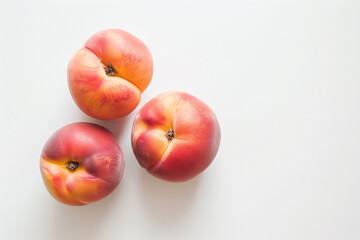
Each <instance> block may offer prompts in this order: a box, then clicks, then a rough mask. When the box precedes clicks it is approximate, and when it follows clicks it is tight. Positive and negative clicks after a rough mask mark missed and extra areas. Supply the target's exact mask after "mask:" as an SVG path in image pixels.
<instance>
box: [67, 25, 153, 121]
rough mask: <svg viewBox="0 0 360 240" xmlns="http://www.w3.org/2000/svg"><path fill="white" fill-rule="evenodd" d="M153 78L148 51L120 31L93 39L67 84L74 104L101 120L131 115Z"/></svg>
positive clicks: (75, 60) (79, 55) (77, 59)
mask: <svg viewBox="0 0 360 240" xmlns="http://www.w3.org/2000/svg"><path fill="white" fill-rule="evenodd" d="M152 75H153V60H152V56H151V53H150V51H149V49H148V48H147V47H146V46H145V44H144V43H143V42H142V41H140V40H139V39H138V38H136V37H135V36H133V35H131V34H130V33H127V32H125V31H122V30H119V29H108V30H103V31H100V32H98V33H96V34H95V35H93V36H92V37H90V38H89V39H88V40H87V41H86V43H85V45H84V46H83V47H82V48H81V49H79V50H78V51H77V52H76V53H75V55H74V56H73V57H72V59H71V60H70V62H69V65H68V85H69V89H70V93H71V95H72V97H73V99H74V101H75V103H76V104H77V106H78V107H79V108H80V109H81V110H82V111H83V112H84V113H85V114H87V115H89V116H91V117H94V118H97V119H102V120H114V119H118V118H121V117H124V116H126V115H127V114H129V113H130V112H132V111H133V110H134V109H135V107H136V106H137V105H138V104H139V102H140V98H141V93H142V92H143V91H144V90H145V89H146V88H147V86H148V85H149V83H150V81H151V79H152Z"/></svg>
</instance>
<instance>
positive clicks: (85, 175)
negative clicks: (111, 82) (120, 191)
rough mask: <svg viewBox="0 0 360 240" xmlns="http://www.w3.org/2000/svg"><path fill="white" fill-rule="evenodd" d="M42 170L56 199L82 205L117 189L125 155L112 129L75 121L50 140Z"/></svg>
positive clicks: (50, 191) (41, 161) (45, 150)
mask: <svg viewBox="0 0 360 240" xmlns="http://www.w3.org/2000/svg"><path fill="white" fill-rule="evenodd" d="M40 170H41V175H42V178H43V181H44V183H45V186H46V188H47V190H48V191H49V193H50V194H51V195H52V196H53V197H54V198H55V199H56V200H58V201H60V202H62V203H64V204H68V205H73V206H79V205H85V204H89V203H92V202H95V201H98V200H100V199H102V198H104V197H106V196H107V195H109V194H110V193H111V192H112V191H114V189H115V188H116V187H117V186H118V184H119V182H120V180H121V177H122V175H123V171H124V158H123V153H122V150H121V148H120V146H119V144H118V142H117V140H116V138H115V137H114V136H113V135H112V133H111V132H110V131H108V130H107V129H105V128H103V127H101V126H99V125H96V124H90V123H72V124H69V125H67V126H65V127H62V128H60V129H59V130H57V131H56V132H55V133H54V134H53V135H52V136H51V137H50V138H49V139H48V141H47V142H46V144H45V146H44V148H43V151H42V154H41V159H40Z"/></svg>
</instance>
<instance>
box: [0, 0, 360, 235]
mask: <svg viewBox="0 0 360 240" xmlns="http://www.w3.org/2000/svg"><path fill="white" fill-rule="evenodd" d="M359 16H360V4H359V1H355V0H354V1H311V0H309V1H285V0H284V1H236V2H235V1H234V2H230V1H227V2H221V1H219V2H214V1H213V2H211V3H209V2H208V1H201V2H199V1H198V2H196V1H185V2H173V3H168V1H165V0H164V1H156V2H152V3H147V2H145V1H142V2H141V1H134V2H131V1H126V2H121V1H85V0H84V1H70V0H69V1H64V2H51V1H33V0H32V1H30V0H22V1H10V0H8V1H4V0H1V4H0V27H1V28H0V36H1V37H0V43H1V44H0V54H1V55H0V61H1V62H0V71H1V72H0V82H1V86H0V91H1V92H0V93H1V95H0V97H1V99H0V100H1V102H0V104H1V125H0V134H1V135H0V136H1V139H0V140H1V142H0V146H1V147H0V150H1V156H0V159H1V167H0V239H4V240H5V239H6V240H10V239H16V240H18V239H36V240H41V239H46V240H48V239H55V240H57V239H58V240H60V239H61V240H63V239H87V240H90V239H156V240H161V239H261V240H263V239H276V240H278V239H317V240H318V239H326V240H331V239H341V240H342V239H360V227H359V226H360V174H359V171H360V147H359V145H360V94H359V91H360V44H359V43H360V17H359ZM104 28H120V29H124V30H126V31H129V32H131V33H133V34H134V35H136V36H138V37H139V38H140V39H142V40H143V41H144V42H145V43H146V45H147V46H148V47H149V49H150V50H151V52H152V54H153V58H154V62H155V73H154V78H153V80H152V82H151V84H150V86H149V88H148V89H147V90H146V91H145V93H144V94H143V99H142V101H141V103H140V105H139V107H138V108H137V109H136V110H135V111H134V112H133V113H132V114H131V115H129V116H128V117H126V118H125V119H122V120H119V121H113V122H105V121H97V120H95V119H92V118H90V117H87V116H85V115H84V114H83V113H82V112H80V111H79V110H78V108H77V107H76V105H75V104H74V102H73V100H72V98H71V96H70V94H69V91H68V87H67V82H66V68H67V64H68V61H69V59H70V58H71V56H72V55H73V53H74V52H75V50H77V49H78V48H79V47H80V46H81V45H82V44H83V43H84V42H85V40H86V39H87V38H88V37H90V36H91V35H92V34H93V33H95V32H97V31H99V30H101V29H104ZM173 89H177V90H183V91H187V92H189V93H192V94H194V95H196V96H198V97H199V98H201V99H202V100H204V101H205V102H206V103H208V105H210V106H211V107H212V109H213V110H214V111H215V112H216V114H217V116H218V119H219V121H220V124H221V127H222V142H221V146H220V150H219V152H218V155H217V157H216V159H215V161H214V162H213V164H212V165H211V166H210V167H209V168H208V169H207V170H206V171H205V172H204V173H203V174H202V175H201V176H200V177H198V178H196V179H194V180H192V181H189V182H186V183H183V184H172V183H166V182H162V181H160V180H157V179H155V178H154V177H152V176H150V175H148V174H147V173H146V172H145V171H144V170H143V169H142V168H140V166H139V165H138V163H137V162H136V160H135V157H134V155H133V153H132V150H131V146H130V130H131V124H132V120H133V117H134V114H135V113H136V112H137V110H138V109H139V108H140V107H141V106H142V105H143V104H144V103H145V102H146V101H148V100H149V99H151V98H152V97H154V96H156V95H157V94H158V93H161V92H163V91H167V90H173ZM76 121H88V122H95V123H99V124H101V125H103V126H106V127H108V128H109V129H110V130H112V131H113V132H114V133H115V134H116V135H117V136H118V138H119V142H120V144H121V146H122V148H123V150H124V153H125V157H126V169H125V174H124V177H123V180H122V182H121V183H120V185H119V187H118V188H117V189H116V191H115V192H114V193H113V194H111V195H110V196H109V197H108V198H106V199H104V200H102V201H100V202H97V203H94V204H92V205H89V206H86V207H68V206H65V205H62V204H60V203H58V202H56V201H55V200H54V199H53V198H52V197H51V196H50V195H49V194H48V192H47V191H46V189H45V187H44V185H43V182H42V179H41V176H40V171H39V156H40V153H41V150H42V146H43V144H44V143H45V141H46V140H47V138H48V137H49V136H50V135H51V134H52V133H53V132H54V131H55V130H56V129H58V128H60V127H62V126H64V125H66V124H69V123H72V122H76Z"/></svg>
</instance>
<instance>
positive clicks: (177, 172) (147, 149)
mask: <svg viewBox="0 0 360 240" xmlns="http://www.w3.org/2000/svg"><path fill="white" fill-rule="evenodd" d="M220 138H221V132H220V125H219V122H218V120H217V118H216V116H215V113H214V112H213V111H212V110H211V109H210V107H208V106H207V105H206V104H205V103H204V102H202V101H201V100H200V99H198V98H196V97H194V96H192V95H190V94H188V93H184V92H176V91H170V92H165V93H162V94H160V95H158V96H157V97H155V98H153V99H151V100H150V101H149V102H147V103H146V104H145V105H144V106H143V107H142V108H141V109H140V111H139V112H138V113H137V115H136V117H135V120H134V124H133V128H132V133H131V143H132V148H133V151H134V154H135V156H136V159H137V160H138V162H139V164H140V165H141V166H142V167H143V168H145V169H146V170H147V171H148V172H149V173H150V174H152V175H154V176H155V177H158V178H160V179H163V180H166V181H171V182H183V181H187V180H189V179H192V178H194V177H195V176H197V175H198V174H200V173H201V172H202V171H204V170H205V169H206V168H207V167H208V166H209V165H210V164H211V162H212V161H213V159H214V158H215V156H216V154H217V151H218V149H219V145H220Z"/></svg>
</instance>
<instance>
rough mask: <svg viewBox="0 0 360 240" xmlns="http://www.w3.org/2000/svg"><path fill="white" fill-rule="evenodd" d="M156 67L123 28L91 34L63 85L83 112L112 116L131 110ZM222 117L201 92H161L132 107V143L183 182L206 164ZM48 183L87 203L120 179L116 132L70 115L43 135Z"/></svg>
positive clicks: (167, 176)
mask: <svg viewBox="0 0 360 240" xmlns="http://www.w3.org/2000/svg"><path fill="white" fill-rule="evenodd" d="M152 75H153V60H152V56H151V53H150V51H149V49H148V48H147V47H146V46H145V44H144V43H143V42H142V41H140V40H139V39H138V38H136V37H135V36H133V35H131V34H130V33H127V32H125V31H122V30H118V29H108V30H103V31H100V32H98V33H96V34H95V35H93V36H92V37H90V38H89V39H88V40H87V41H86V43H85V44H84V46H83V47H82V48H80V49H79V50H78V51H77V52H76V53H75V55H74V56H73V57H72V59H71V60H70V62H69V65H68V85H69V89H70V92H71V95H72V97H73V99H74V101H75V103H76V104H77V106H78V107H79V108H80V109H81V110H82V111H83V112H84V113H85V114H87V115H89V116H91V117H94V118H97V119H101V120H114V119H118V118H121V117H124V116H126V115H128V114H129V113H131V112H132V111H133V110H134V109H135V108H136V106H138V104H139V103H140V99H141V93H142V92H143V91H144V90H145V89H146V88H147V87H148V85H149V84H150V81H151V79H152ZM220 138H221V132H220V125H219V123H218V120H217V118H216V116H215V114H214V112H213V111H212V110H211V109H210V108H209V107H208V106H207V105H206V104H205V103H204V102H202V101H201V100H200V99H198V98H196V97H194V96H192V95H190V94H188V93H185V92H178V91H169V92H165V93H162V94H160V95H158V96H156V97H154V98H153V99H151V100H150V101H149V102H147V103H146V104H145V105H144V106H143V107H142V108H141V109H140V110H139V112H138V113H137V114H136V116H135V119H134V122H133V126H132V132H131V143H132V149H133V152H134V155H135V157H136V159H137V161H138V162H139V164H140V165H141V166H142V167H143V168H145V169H146V170H147V171H148V172H149V173H150V174H152V175H153V176H155V177H158V178H160V179H163V180H166V181H171V182H183V181H187V180H189V179H192V178H194V177H195V176H197V175H198V174H200V173H201V172H202V171H204V170H205V169H206V168H207V167H208V166H209V165H210V164H211V162H212V161H213V159H214V158H215V155H216V153H217V151H218V148H219V145H220ZM40 169H41V174H42V177H43V180H44V183H45V186H46V188H47V190H48V191H49V192H50V194H51V195H52V196H53V197H54V198H55V199H57V200H58V201H60V202H62V203H65V204H68V205H73V206H77V205H85V204H89V203H92V202H95V201H98V200H100V199H102V198H104V197H106V196H107V195H109V194H110V193H111V192H112V191H113V190H114V189H115V188H116V187H117V185H118V184H119V182H120V180H121V178H122V175H123V171H124V157H123V153H122V150H121V147H120V146H119V144H118V141H117V139H116V138H115V137H114V136H113V134H112V133H111V132H110V131H109V130H107V129H105V128H103V127H101V126H99V125H96V124H91V123H72V124H69V125H67V126H64V127H62V128H60V129H59V130H57V131H56V132H55V133H54V134H53V135H52V136H51V137H50V138H49V140H48V141H47V142H46V144H45V146H44V148H43V151H42V154H41V159H40Z"/></svg>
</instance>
